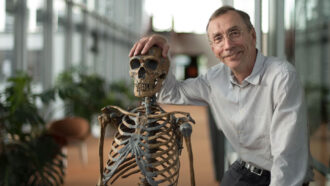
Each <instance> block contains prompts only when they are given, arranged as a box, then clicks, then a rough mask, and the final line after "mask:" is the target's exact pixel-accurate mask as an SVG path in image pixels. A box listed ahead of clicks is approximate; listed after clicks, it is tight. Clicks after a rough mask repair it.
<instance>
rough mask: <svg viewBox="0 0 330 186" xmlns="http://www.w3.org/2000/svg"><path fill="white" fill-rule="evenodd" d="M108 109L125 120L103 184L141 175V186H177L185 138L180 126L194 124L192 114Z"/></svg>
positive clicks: (142, 107)
mask: <svg viewBox="0 0 330 186" xmlns="http://www.w3.org/2000/svg"><path fill="white" fill-rule="evenodd" d="M108 108H110V109H112V110H117V113H119V114H121V115H122V117H121V121H120V122H119V125H118V131H117V133H116V134H115V136H114V140H113V142H112V145H111V150H110V153H109V155H108V158H109V160H108V162H107V165H106V167H105V168H104V170H103V176H102V177H103V179H102V184H104V185H106V184H107V183H108V182H109V181H110V183H111V184H112V183H114V182H115V181H116V180H117V179H118V178H120V177H122V178H126V177H128V176H130V175H133V174H136V173H140V174H141V175H142V177H141V180H140V182H141V183H142V184H146V185H148V184H150V185H159V184H160V185H177V183H178V178H179V170H180V161H179V155H180V154H181V149H182V138H183V136H182V134H181V132H180V130H179V127H180V125H181V124H183V123H188V122H189V123H191V122H193V123H194V121H193V120H192V119H191V118H190V116H189V113H184V112H170V113H166V112H165V111H164V110H163V109H162V108H161V107H159V106H158V105H154V106H152V107H151V108H150V110H151V114H149V115H147V114H146V109H145V107H144V106H140V107H138V108H135V109H133V110H132V111H131V112H127V111H124V110H122V109H120V108H118V107H115V106H110V107H108ZM110 119H111V118H110ZM102 148H103V147H102ZM102 153H103V152H102Z"/></svg>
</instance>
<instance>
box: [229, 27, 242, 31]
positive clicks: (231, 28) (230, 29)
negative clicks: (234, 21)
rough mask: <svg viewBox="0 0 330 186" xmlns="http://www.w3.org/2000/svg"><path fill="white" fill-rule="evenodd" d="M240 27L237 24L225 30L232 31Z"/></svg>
mask: <svg viewBox="0 0 330 186" xmlns="http://www.w3.org/2000/svg"><path fill="white" fill-rule="evenodd" d="M239 29H240V27H239V26H233V27H230V28H229V29H228V30H227V32H230V31H233V30H239Z"/></svg>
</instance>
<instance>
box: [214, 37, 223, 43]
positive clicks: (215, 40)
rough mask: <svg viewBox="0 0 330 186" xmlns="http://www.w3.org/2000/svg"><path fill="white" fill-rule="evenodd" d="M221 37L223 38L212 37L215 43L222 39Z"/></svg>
mask: <svg viewBox="0 0 330 186" xmlns="http://www.w3.org/2000/svg"><path fill="white" fill-rule="evenodd" d="M222 39H223V37H222V36H217V37H215V38H214V42H215V43H219V42H221V41H222Z"/></svg>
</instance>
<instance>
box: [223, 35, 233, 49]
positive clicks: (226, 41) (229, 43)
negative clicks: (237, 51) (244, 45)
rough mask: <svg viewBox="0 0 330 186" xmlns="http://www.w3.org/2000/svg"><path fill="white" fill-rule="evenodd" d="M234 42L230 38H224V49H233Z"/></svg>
mask: <svg viewBox="0 0 330 186" xmlns="http://www.w3.org/2000/svg"><path fill="white" fill-rule="evenodd" d="M233 43H234V42H233V41H232V40H231V39H230V38H229V37H224V38H223V48H224V49H225V50H226V49H231V48H232V47H233Z"/></svg>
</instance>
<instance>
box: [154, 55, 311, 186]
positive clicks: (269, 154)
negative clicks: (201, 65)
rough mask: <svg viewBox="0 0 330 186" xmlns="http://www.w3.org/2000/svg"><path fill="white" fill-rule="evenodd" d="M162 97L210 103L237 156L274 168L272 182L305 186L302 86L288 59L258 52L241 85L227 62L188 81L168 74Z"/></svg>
mask: <svg viewBox="0 0 330 186" xmlns="http://www.w3.org/2000/svg"><path fill="white" fill-rule="evenodd" d="M158 101H159V102H161V103H170V104H190V105H209V106H210V108H211V110H212V113H213V116H214V118H215V120H216V123H217V126H218V128H219V129H220V130H222V131H223V133H224V135H225V136H226V138H227V140H228V141H229V143H230V144H231V145H232V147H233V148H234V150H235V151H236V152H237V153H238V154H239V157H240V158H241V159H242V160H244V161H246V162H250V163H252V164H255V165H257V166H258V167H260V168H263V169H266V170H269V171H271V184H270V185H271V186H275V185H276V186H291V185H292V186H293V185H297V186H301V185H302V183H303V182H304V178H305V179H306V178H307V179H306V180H308V179H309V177H311V176H312V174H311V173H310V169H309V161H308V158H309V145H308V144H309V143H308V127H307V118H306V109H305V106H304V95H303V90H302V87H301V85H300V82H299V79H298V77H297V74H296V71H295V69H294V67H293V66H292V65H291V64H290V63H288V62H286V61H283V60H280V59H278V58H273V57H265V56H263V55H262V54H261V53H260V52H258V54H257V59H256V62H255V65H254V68H253V71H252V73H251V74H250V75H249V76H248V77H247V78H245V80H244V81H243V82H242V84H239V83H237V81H236V80H235V78H234V77H233V75H232V73H231V71H230V69H229V68H228V67H227V66H225V65H224V64H223V63H220V64H217V65H215V66H213V67H212V68H210V69H209V70H208V72H207V73H206V74H205V75H200V76H198V77H197V78H192V79H187V80H185V81H176V80H175V77H174V75H173V74H172V73H169V74H168V76H167V78H166V80H165V82H164V86H163V88H162V90H161V92H160V93H159V94H158ZM307 170H308V171H307ZM307 172H309V173H308V174H307ZM307 175H308V176H307ZM306 180H305V181H306Z"/></svg>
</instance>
